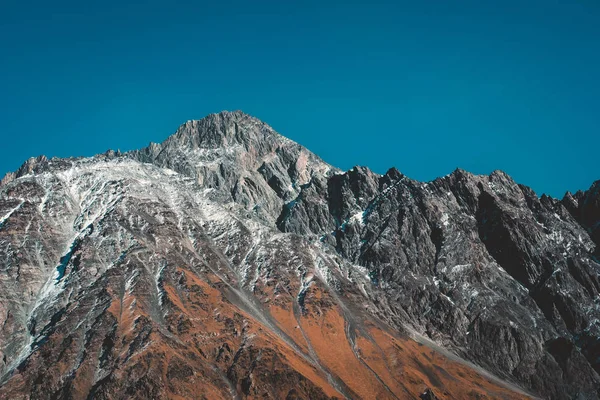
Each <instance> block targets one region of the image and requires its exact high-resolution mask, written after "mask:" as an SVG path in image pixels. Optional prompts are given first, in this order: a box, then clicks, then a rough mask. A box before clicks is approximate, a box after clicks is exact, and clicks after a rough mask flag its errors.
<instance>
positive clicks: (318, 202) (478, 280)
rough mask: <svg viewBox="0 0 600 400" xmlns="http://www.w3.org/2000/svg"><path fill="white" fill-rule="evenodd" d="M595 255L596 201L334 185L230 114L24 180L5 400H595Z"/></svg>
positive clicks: (492, 182) (2, 315)
mask: <svg viewBox="0 0 600 400" xmlns="http://www.w3.org/2000/svg"><path fill="white" fill-rule="evenodd" d="M599 240H600V181H598V182H596V183H594V184H593V185H592V187H591V188H590V189H589V190H588V191H586V192H578V193H576V194H569V193H567V195H565V197H564V198H563V199H562V200H560V201H559V200H556V199H553V198H550V197H548V196H541V197H538V196H537V195H536V194H535V193H534V192H533V191H532V190H531V189H529V188H527V187H525V186H523V185H518V184H516V183H515V182H514V181H513V180H512V179H511V178H510V177H509V176H507V175H506V174H504V173H503V172H501V171H495V172H493V173H492V174H490V175H489V176H476V175H472V174H470V173H468V172H466V171H462V170H456V171H454V172H453V173H452V174H450V175H448V176H446V177H443V178H438V179H436V180H434V181H432V182H426V183H424V182H418V181H414V180H411V179H410V178H408V177H406V176H404V175H403V174H402V173H400V172H399V171H398V170H396V169H390V170H389V171H388V172H387V173H386V174H384V175H379V174H376V173H374V172H372V171H370V170H369V169H368V168H365V167H355V168H353V169H352V170H350V171H346V172H342V171H339V170H338V169H336V168H334V167H331V166H329V165H328V164H326V163H325V162H323V161H322V160H321V159H320V158H318V157H317V156H316V155H314V154H312V153H311V152H310V151H308V150H307V149H305V148H303V147H302V146H300V145H298V144H297V143H294V142H292V141H290V140H288V139H286V138H284V137H283V136H281V135H279V134H278V133H276V132H275V131H274V130H273V129H272V128H271V127H269V126H268V125H266V124H264V123H263V122H261V121H259V120H257V119H255V118H253V117H250V116H248V115H246V114H244V113H242V112H239V111H236V112H222V113H219V114H212V115H210V116H208V117H206V118H204V119H202V120H199V121H188V122H187V123H185V124H184V125H182V126H181V127H180V128H179V129H178V130H177V132H176V133H175V134H174V135H172V136H170V137H169V138H168V139H167V140H166V141H165V142H163V143H161V144H150V145H149V146H148V147H147V148H144V149H141V150H138V151H133V152H128V153H123V154H121V153H119V152H113V151H109V152H107V153H105V154H103V155H98V156H95V157H91V158H79V159H50V160H49V159H47V158H45V157H38V158H35V159H30V160H29V161H27V162H26V163H25V164H24V165H23V166H22V167H21V168H20V169H19V170H18V171H17V172H15V173H10V174H7V176H6V177H5V178H4V179H3V180H2V182H1V184H0V271H1V272H0V299H1V301H0V324H2V328H1V330H0V352H1V354H0V355H1V356H2V359H3V362H2V363H0V367H1V368H0V374H1V378H0V385H1V386H0V398H131V397H137V398H145V397H144V396H146V397H149V398H156V397H170V398H210V399H213V398H232V397H233V398H257V397H267V398H277V399H278V398H289V399H294V398H311V399H312V398H333V397H338V398H417V397H419V396H435V397H426V398H459V397H478V396H479V398H481V396H487V397H492V398H496V397H504V398H518V397H523V396H527V395H532V396H535V395H537V396H541V397H544V398H556V399H563V398H564V399H566V398H590V399H594V398H598V397H599V396H600V393H599V392H598V388H599V387H600V377H599V375H598V373H599V372H600V342H599V339H598V338H599V336H600V297H599V292H600V281H599V273H600V264H599V263H598V256H599V253H598V251H599V250H598V249H599V248H600V247H599V244H600V243H599ZM332 343H335V344H336V346H331V344H332ZM423 344H425V345H423ZM457 356H458V357H457ZM496 377H498V378H496Z"/></svg>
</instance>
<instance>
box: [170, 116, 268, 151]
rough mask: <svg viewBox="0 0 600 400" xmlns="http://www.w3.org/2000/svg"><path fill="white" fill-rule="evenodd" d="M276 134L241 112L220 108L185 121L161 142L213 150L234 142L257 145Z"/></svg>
mask: <svg viewBox="0 0 600 400" xmlns="http://www.w3.org/2000/svg"><path fill="white" fill-rule="evenodd" d="M275 136H279V135H278V134H276V132H275V131H274V130H273V128H271V127H270V126H268V125H267V124H266V123H264V122H262V121H261V120H259V119H258V118H255V117H253V116H251V115H249V114H246V113H244V112H242V111H239V110H238V111H221V112H219V113H214V114H209V115H207V116H206V117H204V118H202V119H199V120H189V121H187V122H185V123H184V124H182V125H181V126H180V127H179V128H178V129H177V131H176V132H175V133H174V134H173V135H172V136H170V137H169V138H168V139H167V140H166V141H165V144H167V145H176V146H178V147H182V148H191V149H216V148H222V147H228V146H235V145H244V146H245V147H246V148H248V149H249V148H251V147H253V146H260V145H261V144H262V143H263V142H265V141H268V140H269V138H271V137H275Z"/></svg>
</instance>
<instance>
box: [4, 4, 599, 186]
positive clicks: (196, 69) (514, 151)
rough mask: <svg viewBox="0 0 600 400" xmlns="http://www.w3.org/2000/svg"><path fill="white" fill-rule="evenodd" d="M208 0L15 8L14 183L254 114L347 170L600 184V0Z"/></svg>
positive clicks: (10, 44)
mask: <svg viewBox="0 0 600 400" xmlns="http://www.w3.org/2000/svg"><path fill="white" fill-rule="evenodd" d="M92 3H93V4H92ZM123 3H127V4H126V5H123ZM191 3H193V2H176V1H164V2H159V1H146V2H143V1H139V2H127V1H123V2H122V1H112V0H109V1H104V2H87V1H84V2H80V1H77V2H75V1H72V2H70V1H60V0H59V1H54V2H49V1H29V2H26V1H22V0H20V1H14V0H3V1H2V6H1V8H0V135H1V138H2V141H1V145H0V146H1V147H0V175H3V174H4V173H5V172H7V171H9V170H15V169H16V168H18V167H19V165H21V164H22V163H23V161H24V160H25V159H27V158H28V157H30V156H35V155H39V154H45V155H47V156H63V157H64V156H77V155H85V156H89V155H93V154H96V153H100V152H104V151H106V150H107V149H109V148H112V149H117V148H120V149H121V150H130V149H134V148H140V147H143V146H145V145H147V144H148V142H150V141H154V142H160V141H162V140H164V139H165V138H166V137H167V136H168V135H170V134H171V133H172V132H174V131H175V130H176V129H177V127H178V126H179V125H180V124H181V123H183V122H185V121H186V120H188V119H199V118H202V117H203V116H205V115H206V114H209V113H211V112H218V111H221V110H224V109H226V110H235V109H241V110H243V111H245V112H247V113H249V114H252V115H254V116H256V117H258V118H260V119H262V120H264V121H265V122H267V123H269V124H270V125H272V126H273V127H274V128H275V129H276V130H277V131H279V132H280V133H282V134H284V135H285V136H287V137H289V138H291V139H293V140H295V141H297V142H299V143H301V144H303V145H305V146H306V147H308V148H309V149H311V150H312V151H314V152H315V153H317V154H318V155H320V156H321V157H322V158H323V159H324V160H326V161H328V162H329V163H331V164H334V165H336V166H338V167H340V168H343V169H348V168H351V167H352V166H354V165H357V164H358V165H367V166H369V167H370V168H371V169H373V170H375V171H376V172H380V173H384V172H385V171H386V170H387V169H388V168H389V167H391V166H395V167H397V168H398V169H399V170H400V171H402V172H404V173H405V174H407V175H409V176H410V177H412V178H415V179H420V180H431V179H433V178H435V177H437V176H441V175H445V174H447V173H449V172H451V171H452V170H454V169H455V168H456V167H460V168H463V169H466V170H469V171H471V172H475V173H490V172H491V171H492V170H494V169H502V170H505V171H506V172H508V173H509V174H511V175H512V176H513V177H514V178H515V180H517V181H518V182H520V183H524V184H527V185H529V186H531V187H532V188H533V189H534V190H535V191H536V192H537V193H538V194H541V193H549V194H551V195H554V196H562V194H563V193H564V192H565V191H566V190H571V191H575V190H577V189H586V188H588V187H589V186H590V185H591V183H592V182H593V181H594V180H596V179H600V167H599V165H600V164H599V160H600V157H599V154H600V99H599V96H600V2H598V1H596V0H589V1H583V0H582V1H575V0H574V1H552V0H544V1H527V0H519V1H512V0H502V1H500V0H498V1H495V0H491V1H460V0H458V1H448V0H443V1H442V0H440V1H422V2H421V1H410V2H408V1H407V2H403V1H393V2H392V1H390V2H387V3H381V2H373V1H369V2H366V1H365V2H357V1H343V2H342V1H339V2H338V1H218V2H217V1H214V2H210V3H209V2H194V3H196V5H190V4H191Z"/></svg>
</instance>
